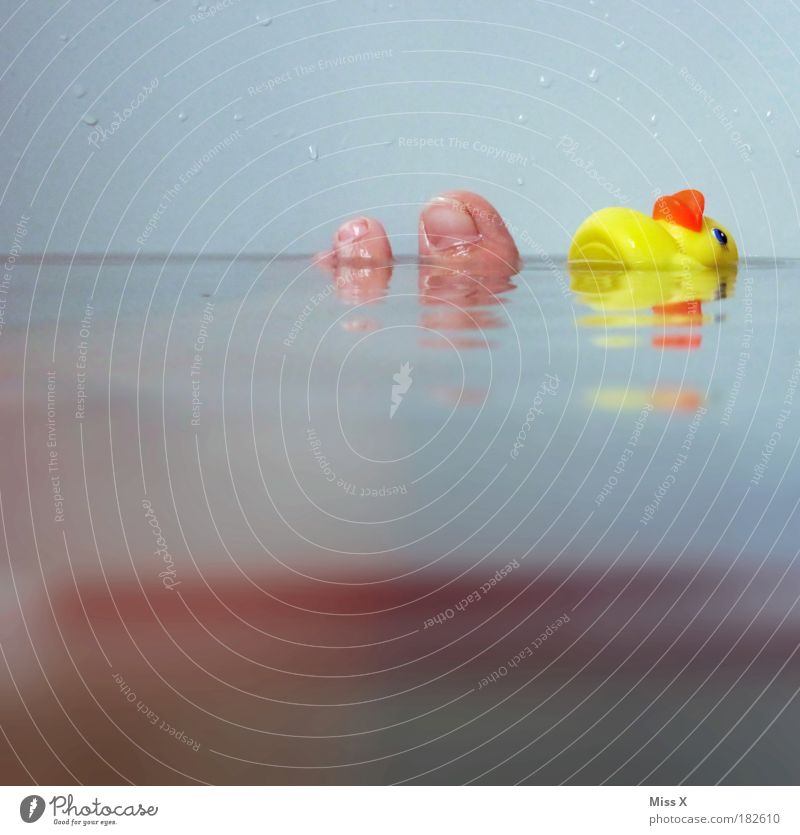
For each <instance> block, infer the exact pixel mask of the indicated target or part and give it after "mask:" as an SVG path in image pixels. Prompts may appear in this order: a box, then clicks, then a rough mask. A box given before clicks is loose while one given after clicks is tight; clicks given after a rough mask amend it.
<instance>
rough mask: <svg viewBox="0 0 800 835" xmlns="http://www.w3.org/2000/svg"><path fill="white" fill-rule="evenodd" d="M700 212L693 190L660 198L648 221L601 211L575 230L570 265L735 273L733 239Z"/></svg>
mask: <svg viewBox="0 0 800 835" xmlns="http://www.w3.org/2000/svg"><path fill="white" fill-rule="evenodd" d="M704 210H705V197H704V196H703V193H702V192H700V191H697V190H696V189H686V190H684V191H678V192H676V193H675V194H670V195H665V196H662V197H659V198H658V199H657V200H656V202H655V205H654V206H653V216H652V218H650V217H647V215H645V214H643V213H642V212H637V211H636V210H635V209H628V208H625V207H621V206H620V207H612V208H608V209H601V210H600V211H599V212H595V213H594V214H593V215H590V216H589V217H588V218H587V219H586V220H585V221H584V222H583V223H582V224H581V225H580V227H579V228H578V231H577V232H576V233H575V236H574V238H573V240H572V246H571V247H570V250H569V256H568V257H569V260H570V261H571V262H584V263H586V262H590V263H591V264H593V265H597V266H600V265H608V266H609V267H611V266H618V265H622V266H623V267H625V268H631V269H636V270H659V271H661V270H666V271H670V270H696V269H720V268H730V267H735V265H736V264H737V263H738V260H739V252H738V250H737V248H736V242H735V241H734V240H733V236H732V235H731V233H730V232H729V231H728V230H727V229H726V228H725V227H724V226H723V225H722V224H721V223H719V222H717V221H716V220H714V219H713V218H710V217H705V216H704V214H703V212H704Z"/></svg>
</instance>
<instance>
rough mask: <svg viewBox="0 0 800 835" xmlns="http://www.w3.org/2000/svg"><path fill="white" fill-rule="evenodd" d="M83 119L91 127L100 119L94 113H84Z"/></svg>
mask: <svg viewBox="0 0 800 835" xmlns="http://www.w3.org/2000/svg"><path fill="white" fill-rule="evenodd" d="M83 121H84V122H85V123H86V124H87V125H89V126H90V127H93V126H94V125H96V124H97V122H98V121H99V120H98V118H97V116H95V115H94V113H86V114H84V117H83Z"/></svg>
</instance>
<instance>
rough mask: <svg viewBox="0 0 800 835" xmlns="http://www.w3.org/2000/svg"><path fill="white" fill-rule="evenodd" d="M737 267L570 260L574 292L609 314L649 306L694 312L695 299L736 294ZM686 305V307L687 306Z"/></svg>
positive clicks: (663, 311) (660, 312)
mask: <svg viewBox="0 0 800 835" xmlns="http://www.w3.org/2000/svg"><path fill="white" fill-rule="evenodd" d="M736 272H737V270H736V267H735V266H732V267H729V268H727V269H722V270H709V269H697V270H684V271H682V272H666V273H660V274H659V273H655V272H654V271H652V270H644V269H642V270H621V269H619V268H617V269H607V268H606V269H597V268H596V267H595V268H592V267H590V266H589V265H587V264H577V263H574V264H570V265H569V277H570V287H571V289H572V292H573V293H575V294H576V295H577V296H578V298H579V299H580V300H581V301H582V302H583V303H584V304H586V305H588V306H589V307H591V308H594V309H595V310H598V311H602V312H603V313H606V314H613V313H617V312H621V311H634V310H648V309H652V312H653V313H655V314H656V315H667V314H669V315H680V314H681V313H683V314H684V315H694V314H695V313H696V312H697V311H696V310H692V309H690V308H691V304H692V302H708V301H714V300H715V299H719V298H723V299H724V298H726V297H728V296H729V295H732V294H733V288H734V286H735V283H736ZM682 308H686V309H685V310H683V309H682Z"/></svg>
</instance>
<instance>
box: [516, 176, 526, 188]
mask: <svg viewBox="0 0 800 835" xmlns="http://www.w3.org/2000/svg"><path fill="white" fill-rule="evenodd" d="M517 185H518V186H524V185H525V180H523V179H522V177H517Z"/></svg>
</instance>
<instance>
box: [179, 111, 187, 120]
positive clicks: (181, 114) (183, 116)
mask: <svg viewBox="0 0 800 835" xmlns="http://www.w3.org/2000/svg"><path fill="white" fill-rule="evenodd" d="M178 119H180V120H181V122H185V121H186V114H185V113H184V112H183V111H182V110H181V112H180V113H179V114H178Z"/></svg>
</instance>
